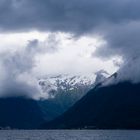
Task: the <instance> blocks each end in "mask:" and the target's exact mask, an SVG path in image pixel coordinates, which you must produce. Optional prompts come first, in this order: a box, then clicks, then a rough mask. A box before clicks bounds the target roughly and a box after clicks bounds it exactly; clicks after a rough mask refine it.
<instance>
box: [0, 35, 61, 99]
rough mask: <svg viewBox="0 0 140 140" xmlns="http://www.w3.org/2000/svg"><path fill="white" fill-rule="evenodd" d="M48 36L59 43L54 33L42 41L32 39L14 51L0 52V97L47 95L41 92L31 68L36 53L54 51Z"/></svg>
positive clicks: (38, 96) (33, 65) (34, 64)
mask: <svg viewBox="0 0 140 140" xmlns="http://www.w3.org/2000/svg"><path fill="white" fill-rule="evenodd" d="M50 38H51V40H52V38H53V41H54V42H57V43H58V44H59V41H58V40H56V39H55V35H54V34H50V35H49V36H48V39H47V40H46V41H44V42H43V41H42V42H41V41H39V40H37V39H34V40H30V41H28V44H27V45H26V46H23V47H22V48H20V49H17V50H16V51H4V52H1V53H0V83H1V84H0V97H7V96H24V97H27V98H34V99H39V98H42V97H43V98H47V97H48V95H47V93H43V92H42V89H41V87H40V86H39V84H38V79H37V78H38V77H36V76H37V75H34V73H33V71H32V70H33V68H34V67H35V66H36V61H35V57H36V56H37V55H40V54H43V53H53V52H55V51H56V49H55V47H54V46H53V48H51V46H52V43H51V44H50ZM58 44H57V45H58ZM55 45H56V44H55ZM50 49H51V52H50Z"/></svg>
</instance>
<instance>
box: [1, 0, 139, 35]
mask: <svg viewBox="0 0 140 140" xmlns="http://www.w3.org/2000/svg"><path fill="white" fill-rule="evenodd" d="M139 5H140V2H139V1H138V0H134V1H132V0H124V1H121V0H117V1H112V0H104V1H98V0H94V1H91V0H71V1H65V0H59V1H58V0H39V1H35V0H2V1H0V7H1V8H0V9H1V10H0V19H1V22H0V27H1V30H4V31H6V30H7V31H22V30H33V29H37V30H43V31H44V30H49V31H64V32H75V33H85V32H90V31H91V30H96V27H99V26H102V25H109V24H118V23H123V22H129V21H131V20H139V19H140V15H139V12H140V10H139V9H140V6H139Z"/></svg>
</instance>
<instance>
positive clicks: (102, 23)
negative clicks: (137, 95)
mask: <svg viewBox="0 0 140 140" xmlns="http://www.w3.org/2000/svg"><path fill="white" fill-rule="evenodd" d="M139 13H140V1H139V0H116V1H113V0H70V1H67V0H0V58H1V59H0V71H1V74H0V75H1V76H0V80H1V81H2V83H4V82H5V81H7V79H10V80H9V85H10V83H11V81H14V82H15V83H19V81H22V82H23V81H27V79H28V83H29V84H28V85H32V86H34V82H35V81H36V79H37V78H40V77H43V76H46V75H56V74H67V73H68V74H89V73H95V72H97V71H99V70H101V69H104V70H106V71H107V72H108V73H110V74H112V73H114V72H115V71H117V70H118V69H119V68H120V69H119V72H120V75H121V77H122V78H120V79H130V80H133V81H135V82H137V81H139V79H140V74H139V70H140V67H139V64H140V61H139V60H140V58H139V56H140V47H139V44H140V14H139ZM128 69H129V70H128ZM124 75H125V76H124ZM17 81H18V82H17Z"/></svg>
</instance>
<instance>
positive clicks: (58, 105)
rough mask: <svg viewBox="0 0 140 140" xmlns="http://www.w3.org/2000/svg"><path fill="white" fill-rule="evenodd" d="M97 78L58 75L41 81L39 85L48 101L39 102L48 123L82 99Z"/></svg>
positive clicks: (91, 76)
mask: <svg viewBox="0 0 140 140" xmlns="http://www.w3.org/2000/svg"><path fill="white" fill-rule="evenodd" d="M94 81H95V76H94V74H91V75H85V76H83V75H82V76H81V75H58V76H53V77H47V78H44V79H40V80H39V85H40V87H41V89H42V92H43V94H44V96H46V97H47V99H43V100H40V101H38V104H39V106H40V108H41V109H42V111H43V113H44V117H47V118H46V121H50V120H52V119H54V118H56V117H57V116H59V115H61V114H62V113H64V112H65V111H66V110H67V109H68V108H69V107H71V106H72V105H73V104H74V103H75V102H77V101H78V100H79V99H81V98H82V97H83V96H84V95H85V94H86V93H87V92H88V91H89V90H90V89H91V88H92V87H93V86H94Z"/></svg>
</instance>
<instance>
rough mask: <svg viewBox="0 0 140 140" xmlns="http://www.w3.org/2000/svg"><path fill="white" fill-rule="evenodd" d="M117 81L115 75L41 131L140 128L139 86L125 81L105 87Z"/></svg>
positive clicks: (45, 125)
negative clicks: (45, 129) (47, 129)
mask: <svg viewBox="0 0 140 140" xmlns="http://www.w3.org/2000/svg"><path fill="white" fill-rule="evenodd" d="M116 79H117V73H115V74H114V75H112V76H111V77H109V78H108V79H106V80H105V81H104V82H101V83H100V84H98V85H97V86H96V87H95V88H93V89H92V90H90V91H89V92H88V93H87V94H86V95H85V96H84V97H83V98H82V99H81V100H79V101H78V102H77V103H76V104H74V105H73V106H72V107H71V108H70V109H69V110H68V111H66V112H65V113H64V114H63V115H61V116H60V117H58V118H57V119H55V120H53V121H51V122H49V123H46V124H44V125H42V128H51V129H54V128H55V129H56V128H57V129H74V128H85V129H88V128H89V129H90V128H91V129H92V128H93V129H112V128H113V129H139V128H140V119H139V118H140V113H139V112H140V102H139V100H140V94H139V93H140V84H139V83H132V82H131V81H124V82H119V83H117V82H116V83H115V84H111V85H110V84H109V85H106V84H107V83H109V82H110V81H116ZM105 83H106V84H105Z"/></svg>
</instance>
